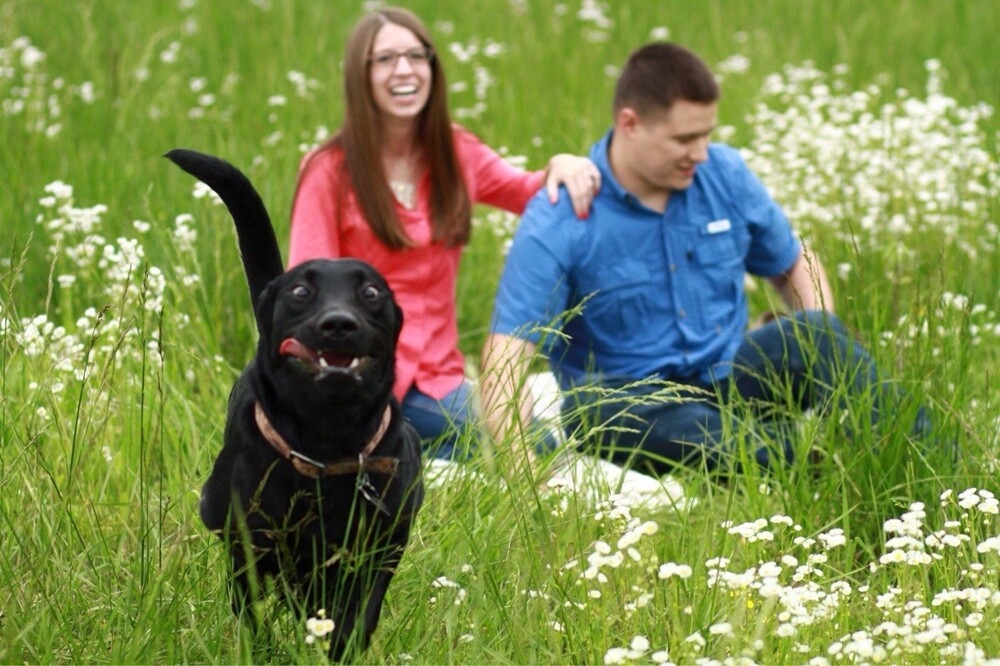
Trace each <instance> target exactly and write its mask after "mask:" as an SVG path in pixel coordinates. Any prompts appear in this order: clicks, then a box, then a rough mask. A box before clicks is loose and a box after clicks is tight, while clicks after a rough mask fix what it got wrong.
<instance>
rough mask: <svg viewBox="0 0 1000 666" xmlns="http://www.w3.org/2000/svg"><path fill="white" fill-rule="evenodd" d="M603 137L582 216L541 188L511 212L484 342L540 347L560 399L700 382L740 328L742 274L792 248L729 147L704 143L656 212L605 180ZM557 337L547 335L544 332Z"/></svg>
mask: <svg viewBox="0 0 1000 666" xmlns="http://www.w3.org/2000/svg"><path fill="white" fill-rule="evenodd" d="M611 137H612V134H611V132H608V134H606V135H605V136H604V138H603V139H601V140H600V141H599V142H597V143H596V144H595V145H594V147H593V148H592V150H591V153H590V158H591V159H592V160H593V161H594V163H595V164H597V166H598V168H600V170H601V177H602V179H603V184H602V187H601V191H600V193H599V194H598V195H597V197H596V198H595V199H594V202H593V206H592V208H591V212H590V217H589V219H588V220H586V221H580V220H578V219H577V218H576V217H575V216H574V214H573V210H572V207H571V205H570V203H569V201H568V197H566V196H561V197H560V201H559V203H558V205H556V206H552V205H551V204H550V203H549V201H548V198H547V196H546V194H545V191H544V190H542V191H541V192H539V193H538V195H537V196H536V197H535V198H534V199H532V201H531V202H530V203H529V204H528V207H527V209H526V210H525V212H524V216H523V217H522V219H521V224H520V226H519V228H518V230H517V233H516V235H515V237H514V242H513V245H512V246H511V249H510V254H509V256H508V258H507V262H506V265H505V267H504V272H503V276H502V278H501V280H500V287H499V290H498V293H497V298H496V303H495V306H494V312H493V320H492V325H491V328H492V331H494V332H496V333H502V334H506V335H514V336H516V337H520V338H523V339H525V340H529V341H531V342H534V343H535V344H540V345H541V346H542V348H543V350H544V351H545V352H546V354H547V355H548V358H549V361H550V364H551V366H552V369H553V371H554V373H555V374H556V377H557V378H558V379H559V383H560V385H561V386H562V387H563V388H564V389H566V388H569V387H570V386H572V385H575V384H579V383H581V382H586V381H587V380H588V378H589V377H592V376H593V375H594V374H596V375H598V376H601V377H605V378H608V379H612V378H613V379H641V378H645V377H660V378H663V379H669V380H675V381H682V380H694V379H698V380H701V381H709V379H710V377H711V376H712V375H714V376H719V375H723V374H726V373H727V372H728V369H727V367H726V366H727V362H728V361H731V360H732V358H733V356H734V355H735V353H736V349H737V348H738V347H739V344H740V341H741V339H742V335H743V333H744V331H745V329H746V325H747V318H748V313H747V300H746V294H745V292H744V279H745V276H746V274H747V273H750V274H753V275H758V276H762V277H772V276H776V275H779V274H781V273H784V272H785V271H787V270H788V269H789V268H791V267H792V265H793V264H794V262H795V260H796V259H797V258H798V256H799V253H800V252H801V245H800V243H799V241H798V239H797V237H796V236H795V234H794V233H793V231H792V229H791V226H790V225H789V223H788V219H787V218H786V217H785V215H784V213H783V212H782V211H781V209H780V207H779V206H778V205H777V203H775V202H774V200H773V199H771V197H770V195H769V194H768V193H767V191H766V190H765V188H764V186H763V184H762V183H761V182H760V180H758V179H757V177H756V176H754V174H753V173H752V172H751V171H750V170H749V168H747V166H746V164H745V163H744V162H743V160H742V158H741V157H740V156H739V153H737V152H736V151H735V150H734V149H732V148H729V147H727V146H723V145H719V144H713V145H711V146H710V147H709V151H708V160H707V161H706V162H704V163H703V164H701V165H699V166H698V168H697V169H696V171H695V176H694V180H693V182H692V184H691V185H690V186H689V187H688V188H687V189H685V190H676V191H672V192H671V193H670V198H669V201H668V203H667V209H666V211H665V212H664V213H660V212H658V211H654V210H651V209H649V208H646V207H645V206H643V205H642V204H641V203H640V202H639V200H638V198H636V197H635V196H634V195H633V194H631V193H630V192H628V191H626V190H625V189H623V188H622V187H621V185H620V184H619V183H618V181H616V180H615V177H614V175H613V174H612V172H611V168H610V165H609V163H608V147H609V145H610V142H611ZM557 331H558V332H557Z"/></svg>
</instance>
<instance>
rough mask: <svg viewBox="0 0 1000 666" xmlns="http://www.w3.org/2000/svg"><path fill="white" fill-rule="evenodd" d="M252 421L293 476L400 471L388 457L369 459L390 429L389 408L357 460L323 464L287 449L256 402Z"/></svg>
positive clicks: (396, 461) (351, 459)
mask: <svg viewBox="0 0 1000 666" xmlns="http://www.w3.org/2000/svg"><path fill="white" fill-rule="evenodd" d="M254 420H255V421H256V422H257V428H259V429H260V434H261V435H263V436H264V439H266V440H267V442H268V444H270V445H271V446H273V447H274V450H275V451H277V452H278V453H280V454H281V457H282V458H285V459H286V460H288V462H290V463H292V467H294V468H295V471H296V472H298V473H299V474H302V475H303V476H308V477H310V478H312V479H318V478H320V477H323V476H338V475H341V474H360V473H362V472H376V473H378V474H392V475H394V474H395V473H396V468H397V467H399V458H392V457H389V456H375V457H372V455H371V454H372V452H373V451H374V450H375V447H376V446H378V444H379V442H381V441H382V438H383V437H385V433H386V431H387V430H388V429H389V421H391V420H392V408H391V407H390V406H389V405H386V406H385V411H384V412H382V421H381V422H380V423H379V424H378V429H377V430H376V431H375V434H374V435H372V438H371V439H370V440H368V443H367V444H366V445H365V448H364V449H362V450H361V453H359V454H358V457H357V458H341V459H340V460H334V461H331V462H326V463H322V462H318V461H316V460H313V459H312V458H309V457H308V456H304V455H302V454H301V453H299V452H298V451H296V450H294V449H293V448H292V447H291V446H289V445H288V442H286V441H285V438H284V437H282V436H281V434H280V433H279V432H278V431H277V430H276V429H275V428H274V426H273V425H272V424H271V421H270V420H269V419H268V418H267V414H265V413H264V407H263V405H261V404H260V403H259V402H255V403H254Z"/></svg>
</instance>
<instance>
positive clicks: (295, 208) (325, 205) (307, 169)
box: [288, 152, 340, 267]
mask: <svg viewBox="0 0 1000 666" xmlns="http://www.w3.org/2000/svg"><path fill="white" fill-rule="evenodd" d="M339 171H340V170H339V168H338V166H337V163H336V160H335V159H333V158H332V156H331V155H330V154H329V153H328V152H321V153H318V154H315V155H307V156H306V157H305V158H304V159H303V161H302V171H301V173H300V175H299V183H298V187H297V188H296V190H295V197H294V199H293V201H292V219H291V236H290V239H289V250H288V266H289V267H292V266H295V265H297V264H301V263H302V262H304V261H307V260H309V259H318V258H334V257H339V256H340V237H339V235H338V224H337V221H338V212H337V198H338V187H339V186H340V176H339Z"/></svg>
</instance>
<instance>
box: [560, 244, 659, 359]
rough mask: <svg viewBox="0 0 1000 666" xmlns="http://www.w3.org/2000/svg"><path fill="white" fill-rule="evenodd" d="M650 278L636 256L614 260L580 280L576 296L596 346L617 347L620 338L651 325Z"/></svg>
mask: <svg viewBox="0 0 1000 666" xmlns="http://www.w3.org/2000/svg"><path fill="white" fill-rule="evenodd" d="M651 282H652V278H651V276H650V272H649V269H648V268H647V267H646V265H645V264H644V263H642V262H640V261H635V260H626V261H617V262H614V263H613V264H608V265H606V266H604V267H602V268H601V269H600V270H599V271H598V270H597V269H593V270H591V271H589V272H588V274H587V279H586V280H583V281H581V283H580V284H579V296H580V300H581V301H582V302H583V319H584V321H585V323H586V327H587V328H588V329H589V331H590V334H591V336H592V339H591V342H592V344H593V345H594V347H595V348H597V349H612V350H614V349H619V348H620V347H621V345H622V341H623V340H630V339H632V338H634V337H635V336H636V335H639V334H641V333H642V332H644V331H649V330H650V329H651V328H652V327H651V326H649V321H650V317H651V316H652V313H653V309H654V304H653V301H652V298H653V294H652V284H651ZM633 342H634V340H633Z"/></svg>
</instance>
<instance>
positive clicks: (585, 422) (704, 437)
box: [563, 311, 929, 475]
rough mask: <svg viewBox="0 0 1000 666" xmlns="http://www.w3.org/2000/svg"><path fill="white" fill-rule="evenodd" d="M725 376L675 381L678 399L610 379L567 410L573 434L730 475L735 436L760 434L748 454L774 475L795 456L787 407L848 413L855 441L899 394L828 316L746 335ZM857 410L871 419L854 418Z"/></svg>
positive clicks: (649, 463) (661, 468)
mask: <svg viewBox="0 0 1000 666" xmlns="http://www.w3.org/2000/svg"><path fill="white" fill-rule="evenodd" d="M730 368H731V372H728V373H726V371H725V370H728V369H730ZM725 370H723V371H722V372H721V373H717V374H722V375H724V376H722V377H721V378H720V379H718V380H717V381H715V382H712V383H706V382H704V381H697V380H680V381H677V380H674V381H677V385H675V387H676V388H677V389H678V390H677V392H676V393H663V394H659V395H663V396H664V397H663V399H658V398H659V395H656V396H654V395H653V394H654V393H655V392H657V391H664V390H665V385H664V384H662V383H660V384H656V383H639V384H637V383H636V382H635V381H634V380H628V381H622V380H607V379H604V380H602V381H599V382H597V383H596V386H597V389H596V390H587V389H586V388H585V387H583V385H582V384H581V388H580V389H577V390H575V391H574V392H573V393H572V394H571V396H570V397H568V398H567V400H566V402H565V403H564V405H563V414H564V423H565V424H566V426H565V427H566V431H567V434H569V433H572V432H573V431H574V430H578V429H579V431H580V434H582V435H583V440H582V443H581V445H580V448H581V449H582V450H586V451H588V452H597V453H599V454H600V455H602V456H603V457H606V458H609V459H611V460H612V461H614V462H616V463H619V464H630V465H632V466H635V467H636V468H637V469H640V470H642V471H648V472H652V473H653V474H656V475H661V474H665V473H668V472H669V471H670V470H671V468H672V467H674V466H675V465H677V464H687V465H695V466H701V465H704V466H705V467H706V468H708V469H709V470H715V469H718V470H719V471H723V472H725V471H733V470H735V469H737V468H738V463H737V461H736V460H735V459H734V454H735V453H736V452H735V450H734V449H735V445H734V437H733V433H748V432H750V433H757V434H758V435H759V436H760V439H759V445H754V447H753V449H752V450H751V451H750V453H751V455H753V456H754V457H755V458H756V460H757V463H758V464H760V465H761V466H762V467H764V468H768V467H770V466H771V465H772V464H775V463H778V464H784V463H786V462H791V460H792V458H793V440H792V438H791V434H792V432H793V430H792V429H791V428H790V425H789V422H790V419H789V418H788V417H789V415H790V410H789V409H787V408H788V407H793V408H795V409H796V410H803V411H804V410H809V409H812V410H814V411H816V412H817V413H820V414H827V415H829V414H830V413H831V412H833V411H834V410H837V411H838V413H841V414H846V415H848V416H850V417H851V418H845V419H844V429H845V434H846V436H847V437H851V436H852V435H851V430H852V424H853V425H854V426H855V427H861V426H865V427H867V426H876V425H877V424H878V422H879V420H880V419H881V418H882V416H884V415H885V414H888V413H889V412H891V411H892V410H893V408H894V406H895V405H896V404H897V403H898V401H899V398H900V397H901V396H902V392H901V391H900V390H899V389H898V387H896V386H894V385H892V384H891V383H890V382H888V381H886V380H885V379H884V378H883V377H881V376H880V375H879V372H878V370H877V368H876V367H875V362H874V361H873V360H872V358H871V356H870V355H869V354H868V353H867V352H866V351H865V350H864V349H863V348H862V347H861V345H860V344H858V343H857V342H856V341H855V340H854V338H853V337H851V335H850V334H849V333H848V332H847V330H846V328H845V327H844V325H843V323H842V322H841V321H840V319H838V318H837V317H836V316H835V315H833V314H831V313H826V312H821V311H805V312H796V313H794V314H792V315H789V316H787V317H781V318H778V319H775V320H773V321H771V322H769V323H767V324H765V325H764V326H761V327H760V328H757V329H755V330H753V331H750V332H748V333H747V334H746V335H745V336H744V339H743V342H742V344H741V345H740V347H739V350H738V351H737V354H736V357H735V358H734V359H733V361H732V364H731V365H730V366H729V368H726V369H725ZM666 390H667V391H669V390H670V389H669V388H667V389H666ZM609 391H610V392H609ZM859 406H863V407H864V409H865V410H866V412H870V413H867V414H863V415H860V416H859V415H858V414H850V413H849V412H850V410H852V409H853V410H854V411H855V412H856V411H857V409H858V407H859ZM843 410H847V412H844V411H843ZM916 421H917V422H916V423H915V424H913V431H914V432H917V433H920V434H923V433H926V432H927V431H928V430H929V423H928V422H927V417H926V415H925V414H924V410H923V409H922V408H921V409H920V410H919V412H918V415H917V419H916ZM588 431H589V434H588ZM741 436H742V435H741ZM595 450H596V451H595Z"/></svg>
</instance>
